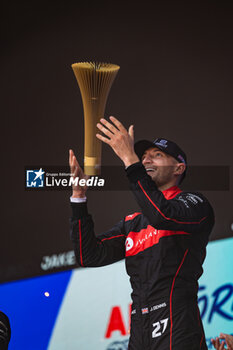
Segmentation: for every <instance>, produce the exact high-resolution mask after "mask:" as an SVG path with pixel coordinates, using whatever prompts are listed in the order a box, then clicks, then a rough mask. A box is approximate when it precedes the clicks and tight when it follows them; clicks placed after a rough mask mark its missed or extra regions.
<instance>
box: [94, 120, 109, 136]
mask: <svg viewBox="0 0 233 350" xmlns="http://www.w3.org/2000/svg"><path fill="white" fill-rule="evenodd" d="M96 126H97V128H98V129H99V130H100V131H102V133H104V134H105V135H106V136H108V137H109V138H111V136H113V133H112V132H111V131H109V130H108V129H107V128H105V127H104V126H103V125H102V124H100V123H98V124H97V125H96Z"/></svg>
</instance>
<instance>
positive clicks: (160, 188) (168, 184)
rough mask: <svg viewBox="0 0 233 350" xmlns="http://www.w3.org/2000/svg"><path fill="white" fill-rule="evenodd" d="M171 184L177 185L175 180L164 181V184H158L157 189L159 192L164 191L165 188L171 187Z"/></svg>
mask: <svg viewBox="0 0 233 350" xmlns="http://www.w3.org/2000/svg"><path fill="white" fill-rule="evenodd" d="M173 186H177V183H176V181H175V182H174V181H171V182H168V183H166V184H164V185H161V186H158V189H159V190H160V191H161V192H163V191H165V190H167V189H168V188H171V187H173Z"/></svg>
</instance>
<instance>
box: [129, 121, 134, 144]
mask: <svg viewBox="0 0 233 350" xmlns="http://www.w3.org/2000/svg"><path fill="white" fill-rule="evenodd" d="M128 133H129V136H130V138H131V140H132V141H134V126H133V125H130V127H129V131H128Z"/></svg>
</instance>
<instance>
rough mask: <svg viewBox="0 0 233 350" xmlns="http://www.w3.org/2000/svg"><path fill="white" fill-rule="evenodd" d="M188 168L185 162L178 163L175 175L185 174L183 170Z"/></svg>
mask: <svg viewBox="0 0 233 350" xmlns="http://www.w3.org/2000/svg"><path fill="white" fill-rule="evenodd" d="M185 169H186V165H185V164H184V163H178V164H176V167H175V170H174V174H175V175H181V174H183V172H184V171H185Z"/></svg>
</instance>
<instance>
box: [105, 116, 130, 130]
mask: <svg viewBox="0 0 233 350" xmlns="http://www.w3.org/2000/svg"><path fill="white" fill-rule="evenodd" d="M109 119H110V120H111V121H112V122H113V124H114V125H116V127H117V128H118V129H119V130H120V131H122V132H126V129H125V127H124V125H123V124H121V122H120V121H119V120H118V119H116V118H115V117H113V116H111V117H109Z"/></svg>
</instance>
